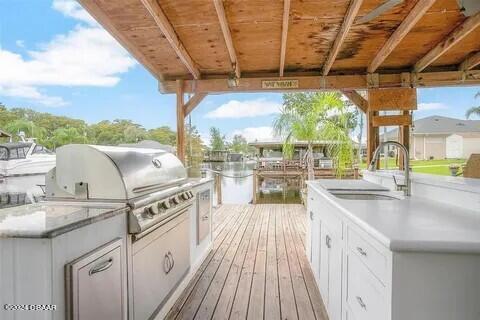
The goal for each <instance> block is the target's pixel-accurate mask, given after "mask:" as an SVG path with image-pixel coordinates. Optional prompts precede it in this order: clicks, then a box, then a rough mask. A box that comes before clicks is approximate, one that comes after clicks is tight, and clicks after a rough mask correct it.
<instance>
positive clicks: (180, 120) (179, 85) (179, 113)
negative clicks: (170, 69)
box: [177, 80, 185, 164]
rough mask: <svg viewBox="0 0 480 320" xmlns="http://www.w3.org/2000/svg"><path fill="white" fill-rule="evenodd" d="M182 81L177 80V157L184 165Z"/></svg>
mask: <svg viewBox="0 0 480 320" xmlns="http://www.w3.org/2000/svg"><path fill="white" fill-rule="evenodd" d="M183 85H184V83H183V80H177V157H178V158H179V159H180V161H182V162H183V163H184V164H185V108H184V96H183Z"/></svg>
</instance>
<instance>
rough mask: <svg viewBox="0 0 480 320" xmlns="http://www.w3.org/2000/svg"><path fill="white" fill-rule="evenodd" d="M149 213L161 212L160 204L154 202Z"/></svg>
mask: <svg viewBox="0 0 480 320" xmlns="http://www.w3.org/2000/svg"><path fill="white" fill-rule="evenodd" d="M148 213H150V214H151V215H156V214H159V213H160V211H159V210H158V205H157V204H152V205H151V206H150V207H148Z"/></svg>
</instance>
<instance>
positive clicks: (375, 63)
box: [367, 0, 435, 73]
mask: <svg viewBox="0 0 480 320" xmlns="http://www.w3.org/2000/svg"><path fill="white" fill-rule="evenodd" d="M434 3H435V0H422V1H418V2H417V4H416V5H415V7H413V9H412V10H411V11H410V12H409V14H408V15H407V17H406V18H405V19H404V20H403V22H402V23H401V24H400V26H398V28H397V29H396V30H395V32H394V33H393V34H392V35H391V36H390V38H388V40H387V42H386V43H385V44H384V45H383V47H382V48H381V49H380V51H378V53H377V55H376V56H375V58H373V60H372V62H371V63H370V65H369V66H368V69H367V70H368V72H369V73H372V72H375V70H377V69H378V67H380V65H381V64H382V63H383V61H385V59H387V57H388V56H389V55H390V54H391V53H392V51H393V50H394V49H395V48H396V47H397V46H398V44H399V43H400V42H401V41H402V39H403V38H404V37H405V36H406V35H407V34H408V32H410V30H411V29H412V28H413V27H414V26H415V24H416V23H417V22H418V21H419V20H420V19H421V18H422V16H423V15H424V14H425V13H426V12H427V11H428V9H430V7H431V6H432V5H433V4H434Z"/></svg>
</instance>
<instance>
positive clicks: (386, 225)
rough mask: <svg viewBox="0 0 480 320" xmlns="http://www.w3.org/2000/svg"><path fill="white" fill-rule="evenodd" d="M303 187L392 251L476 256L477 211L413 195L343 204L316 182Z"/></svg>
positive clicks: (479, 239) (479, 229)
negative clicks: (307, 187) (308, 188)
mask: <svg viewBox="0 0 480 320" xmlns="http://www.w3.org/2000/svg"><path fill="white" fill-rule="evenodd" d="M338 183H341V180H340V181H338ZM307 184H308V185H309V186H310V187H311V188H313V189H314V190H316V191H317V192H319V193H320V194H321V195H322V196H323V197H324V198H325V199H326V201H329V202H331V203H332V204H333V205H335V206H336V207H338V208H339V209H340V210H341V211H343V213H344V214H345V216H346V217H347V218H348V219H350V220H351V221H352V222H354V223H356V224H357V225H359V226H360V227H362V228H363V229H364V230H365V231H366V232H368V233H369V234H370V235H372V236H373V237H375V238H376V239H377V240H378V241H380V242H381V243H382V244H383V245H385V246H386V247H388V248H390V249H391V250H392V251H424V252H425V251H427V252H451V253H457V252H458V253H460V252H462V253H467V252H468V253H480V208H478V207H477V208H475V207H472V210H467V209H463V208H460V207H456V206H453V205H446V204H444V203H437V202H435V201H431V200H428V199H424V198H421V197H416V196H415V195H413V196H412V197H406V198H405V199H402V200H345V199H339V198H336V197H335V196H333V195H332V194H330V193H329V192H328V191H327V190H326V189H325V188H323V187H322V186H321V183H320V182H317V181H308V182H307ZM474 206H477V205H476V204H474Z"/></svg>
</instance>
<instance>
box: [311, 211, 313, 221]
mask: <svg viewBox="0 0 480 320" xmlns="http://www.w3.org/2000/svg"><path fill="white" fill-rule="evenodd" d="M310 220H313V211H310Z"/></svg>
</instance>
